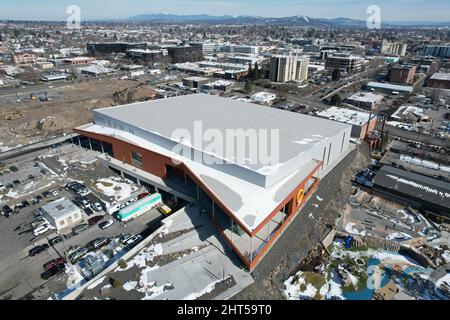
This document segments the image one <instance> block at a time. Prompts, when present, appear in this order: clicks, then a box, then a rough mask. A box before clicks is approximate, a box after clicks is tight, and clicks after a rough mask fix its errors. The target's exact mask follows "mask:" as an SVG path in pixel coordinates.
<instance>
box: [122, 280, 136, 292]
mask: <svg viewBox="0 0 450 320" xmlns="http://www.w3.org/2000/svg"><path fill="white" fill-rule="evenodd" d="M137 284H138V282H137V281H128V282H127V283H125V284H124V285H123V288H124V289H125V290H126V291H130V290H134V289H136V286H137Z"/></svg>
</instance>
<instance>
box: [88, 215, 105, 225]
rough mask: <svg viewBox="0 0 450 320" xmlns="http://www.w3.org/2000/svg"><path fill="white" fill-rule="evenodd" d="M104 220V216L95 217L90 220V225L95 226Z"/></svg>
mask: <svg viewBox="0 0 450 320" xmlns="http://www.w3.org/2000/svg"><path fill="white" fill-rule="evenodd" d="M104 218H105V217H104V216H95V217H92V218H90V219H89V220H88V223H89V225H90V226H93V225H95V224H97V223H99V222H100V221H102V220H103V219H104Z"/></svg>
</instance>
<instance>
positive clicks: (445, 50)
mask: <svg viewBox="0 0 450 320" xmlns="http://www.w3.org/2000/svg"><path fill="white" fill-rule="evenodd" d="M423 55H424V56H433V57H438V58H450V45H446V46H432V45H430V46H425V48H424V49H423Z"/></svg>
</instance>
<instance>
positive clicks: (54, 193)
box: [50, 189, 58, 197]
mask: <svg viewBox="0 0 450 320" xmlns="http://www.w3.org/2000/svg"><path fill="white" fill-rule="evenodd" d="M50 193H51V194H52V196H54V197H56V196H57V195H58V191H56V190H54V189H53V190H50Z"/></svg>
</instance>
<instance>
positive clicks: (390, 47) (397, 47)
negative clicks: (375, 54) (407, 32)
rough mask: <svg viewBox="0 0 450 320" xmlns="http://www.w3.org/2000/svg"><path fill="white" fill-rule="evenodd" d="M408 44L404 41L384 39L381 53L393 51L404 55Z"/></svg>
mask: <svg viewBox="0 0 450 320" xmlns="http://www.w3.org/2000/svg"><path fill="white" fill-rule="evenodd" d="M407 48H408V45H407V44H406V43H403V42H389V41H386V40H383V42H382V44H381V53H392V54H395V55H398V56H401V57H403V56H404V55H405V54H406V49H407Z"/></svg>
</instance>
